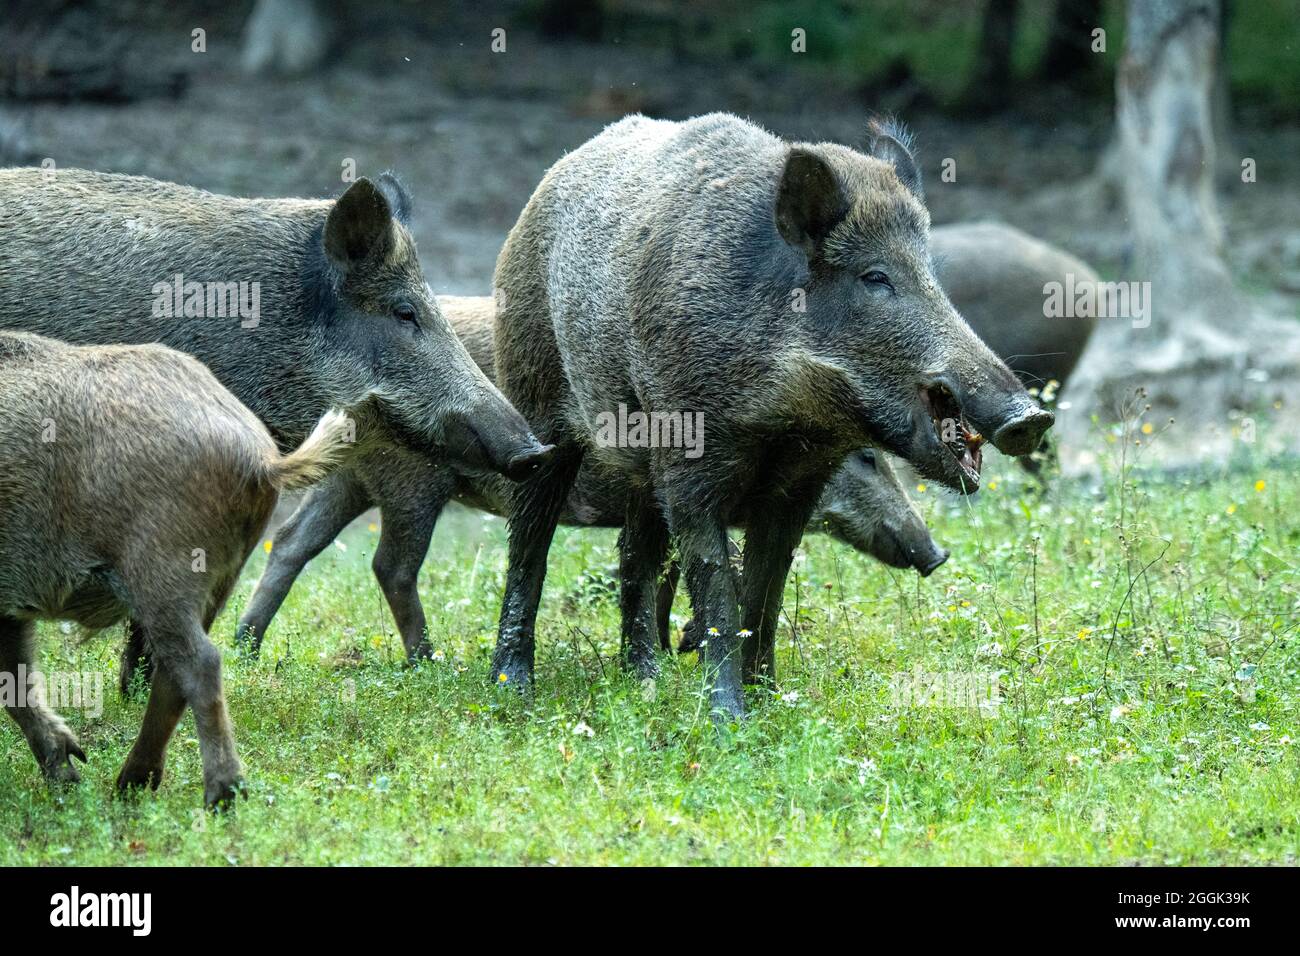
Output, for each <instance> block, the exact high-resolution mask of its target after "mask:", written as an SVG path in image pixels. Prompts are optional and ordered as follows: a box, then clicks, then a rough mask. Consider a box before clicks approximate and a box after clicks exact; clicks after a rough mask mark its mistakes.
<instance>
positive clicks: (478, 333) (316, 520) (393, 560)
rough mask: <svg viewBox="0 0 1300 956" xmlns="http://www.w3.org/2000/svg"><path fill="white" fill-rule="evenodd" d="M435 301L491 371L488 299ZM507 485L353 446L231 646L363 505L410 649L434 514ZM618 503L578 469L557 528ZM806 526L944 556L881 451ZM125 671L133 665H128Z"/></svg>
mask: <svg viewBox="0 0 1300 956" xmlns="http://www.w3.org/2000/svg"><path fill="white" fill-rule="evenodd" d="M438 305H439V307H440V308H441V309H442V312H443V314H444V315H446V317H447V319H448V321H449V322H450V323H451V326H452V328H453V329H454V330H455V332H456V334H457V336H459V338H460V340H461V341H462V342H463V343H464V344H465V347H466V348H467V349H468V350H469V353H470V355H471V356H473V358H474V360H475V361H476V362H477V363H478V364H479V365H480V367H481V368H482V369H483V371H484V372H485V373H486V374H487V375H488V376H489V377H491V376H492V362H493V357H492V356H493V346H494V341H495V339H494V329H493V326H494V323H495V321H496V312H495V307H494V305H493V301H492V299H491V297H488V296H478V297H476V296H440V297H439V298H438ZM511 487H512V485H511V484H510V483H509V482H508V481H506V480H505V479H503V478H500V477H498V476H496V475H488V474H479V475H475V474H463V473H458V472H457V470H456V469H453V468H451V467H448V466H439V465H438V464H437V463H436V462H433V461H431V460H430V459H428V458H426V457H424V456H421V455H417V454H414V453H412V452H410V451H407V450H404V449H402V448H400V447H391V446H390V447H383V446H380V445H378V444H376V445H374V446H372V447H369V448H359V449H357V451H356V453H355V454H354V455H353V456H352V457H351V459H350V460H349V461H348V462H347V463H346V464H345V465H344V466H343V467H341V468H339V469H338V470H337V471H336V472H335V473H334V474H332V475H331V476H330V477H329V478H328V479H326V480H325V481H323V482H321V483H320V484H319V485H317V486H316V487H315V488H313V489H312V490H311V491H310V492H309V493H308V495H307V496H306V498H304V499H303V503H302V504H301V505H300V506H299V508H298V509H297V511H295V512H294V514H293V515H292V516H291V517H290V518H289V520H288V521H286V522H285V524H284V525H283V526H282V527H281V528H280V529H279V530H278V531H277V532H276V535H275V541H274V547H273V548H272V549H271V556H270V558H269V559H268V561H267V565H266V570H265V571H264V572H263V573H262V579H261V580H260V581H259V582H258V585H257V590H256V591H255V592H254V593H253V597H252V600H251V601H250V602H249V604H248V607H247V609H246V610H245V612H244V615H243V617H242V618H241V620H240V622H239V632H238V641H239V642H241V643H248V644H249V645H251V649H252V650H253V652H254V653H256V652H257V650H258V649H259V648H260V647H261V642H262V639H263V637H264V636H265V634H266V630H267V627H268V626H269V625H270V623H271V620H272V618H273V617H274V616H275V614H276V612H277V611H278V610H279V608H280V605H281V604H282V603H283V601H284V599H285V597H286V596H287V595H288V593H289V589H290V588H291V587H292V586H293V582H294V581H295V580H296V579H297V577H298V575H299V574H301V573H302V570H303V568H304V567H305V566H306V564H307V562H309V561H311V560H312V558H314V557H315V556H316V555H318V554H319V553H320V552H321V551H322V550H324V548H325V547H327V546H328V545H329V543H330V542H331V541H333V540H334V539H335V538H336V537H337V536H338V534H339V533H340V532H341V531H342V530H343V529H344V528H345V527H346V526H347V525H348V523H349V522H351V521H352V520H353V519H354V518H356V517H357V516H358V515H359V514H361V512H363V511H365V510H366V509H367V508H370V507H373V506H375V505H378V506H379V507H380V508H381V509H382V511H383V516H384V518H383V525H382V530H381V534H380V540H379V547H378V549H377V550H376V552H375V558H374V570H375V576H376V577H377V578H378V580H379V584H380V588H381V589H382V590H383V592H384V595H385V596H386V597H387V599H388V602H389V606H390V607H391V608H392V611H393V616H394V619H395V621H396V622H397V625H398V630H399V631H400V633H401V634H402V635H403V640H404V641H405V642H406V644H407V645H408V646H410V644H411V642H412V641H413V640H415V639H417V637H419V636H420V635H422V634H423V632H424V627H425V617H424V611H423V609H422V607H421V604H420V597H419V594H418V592H417V591H416V578H417V577H418V575H419V570H420V566H421V564H423V562H424V558H425V555H426V553H427V552H428V549H429V538H430V536H431V535H432V533H433V528H434V524H435V523H436V522H437V519H438V515H439V514H440V513H441V511H442V508H443V506H444V505H445V504H446V502H447V501H448V500H455V501H458V502H460V503H461V504H464V505H467V506H469V507H473V508H478V509H480V510H483V511H487V512H490V513H492V514H497V515H505V514H507V513H508V512H509V508H510V491H511ZM625 510H626V505H625V502H624V500H623V497H622V493H621V491H620V490H619V489H618V488H617V487H616V486H615V485H614V484H613V483H612V482H609V481H602V480H601V479H600V477H599V476H597V475H594V474H592V473H591V472H590V471H589V470H583V471H582V472H581V473H580V474H579V476H578V480H577V481H576V482H575V483H574V487H573V490H572V491H571V493H570V495H569V501H568V503H567V504H566V506H565V508H564V511H563V512H562V514H561V516H560V520H561V521H562V522H563V523H564V524H568V525H578V526H582V527H600V528H617V527H621V526H622V524H623V516H624V512H625ZM808 527H809V530H812V531H825V532H827V533H829V534H831V535H833V536H834V537H836V538H839V539H840V540H841V541H844V542H845V543H846V544H849V545H852V546H853V547H855V548H857V549H858V550H859V551H862V552H864V553H866V554H870V555H872V556H873V557H875V558H877V559H878V560H880V561H883V562H885V563H886V564H889V565H891V566H893V567H900V568H907V567H911V568H915V569H916V570H917V571H918V572H919V573H921V574H922V575H928V574H930V573H931V572H932V571H934V569H935V568H937V567H938V566H939V565H941V564H942V563H943V562H944V561H945V560H946V559H947V557H948V552H947V551H946V550H944V549H942V548H940V547H939V546H938V545H937V544H935V542H934V539H933V538H932V537H931V536H930V531H929V528H927V527H926V524H925V521H924V520H922V518H921V516H920V514H919V513H918V512H917V510H916V508H915V507H914V506H913V505H912V503H911V501H910V500H908V498H907V495H906V494H905V493H904V492H903V489H902V487H901V486H900V485H899V483H898V479H897V478H896V477H895V476H894V473H893V470H892V469H891V468H890V467H889V464H888V462H886V461H885V459H884V457H883V456H881V455H877V454H876V453H875V452H874V451H873V450H872V449H863V450H861V451H858V452H855V453H854V454H853V455H850V456H849V460H848V461H847V462H846V463H845V464H844V466H843V467H842V468H841V469H840V471H838V472H837V473H836V475H835V478H834V479H833V480H832V481H831V483H830V484H829V485H828V486H827V489H826V491H825V493H824V494H823V495H822V500H821V502H820V504H819V505H818V508H817V511H816V512H815V513H814V515H813V517H812V519H811V520H810V521H809V525H808ZM665 593H666V594H668V596H669V600H668V601H667V602H665V601H663V600H662V599H661V600H660V602H659V633H660V641H661V644H663V645H664V646H667V642H668V609H669V606H670V605H671V593H672V592H671V590H669V591H667V592H665ZM124 673H127V674H128V678H127V679H128V680H129V671H128V672H124Z"/></svg>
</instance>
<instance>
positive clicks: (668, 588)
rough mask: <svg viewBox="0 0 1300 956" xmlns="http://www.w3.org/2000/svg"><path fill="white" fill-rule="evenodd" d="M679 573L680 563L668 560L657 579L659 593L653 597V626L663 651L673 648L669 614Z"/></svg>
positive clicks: (671, 609)
mask: <svg viewBox="0 0 1300 956" xmlns="http://www.w3.org/2000/svg"><path fill="white" fill-rule="evenodd" d="M680 575H681V565H679V564H678V563H677V562H676V561H673V562H670V563H669V565H668V567H666V568H664V572H663V577H662V578H661V579H660V581H659V594H658V596H657V597H656V598H655V627H656V628H657V629H658V631H659V647H660V648H661V649H663V650H665V651H671V650H672V649H673V642H672V635H671V634H670V633H669V632H670V631H671V630H672V621H671V615H672V613H673V598H674V597H676V596H677V579H678V577H680Z"/></svg>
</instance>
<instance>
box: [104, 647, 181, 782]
mask: <svg viewBox="0 0 1300 956" xmlns="http://www.w3.org/2000/svg"><path fill="white" fill-rule="evenodd" d="M184 712H185V695H184V694H183V693H181V689H180V686H179V685H178V684H177V683H176V681H175V679H174V678H173V677H172V676H171V674H170V673H169V672H168V671H167V669H166V668H157V667H155V668H153V684H152V686H151V689H150V691H149V704H148V706H147V707H145V711H144V722H143V723H142V724H141V725H140V735H139V736H138V737H137V738H136V740H135V746H133V747H132V748H131V753H130V754H129V755H128V756H127V758H126V763H125V764H123V765H122V770H121V772H120V773H119V774H118V775H117V789H118V790H129V789H131V788H133V787H148V788H149V789H150V790H157V789H158V785H159V784H160V783H162V778H163V765H164V764H165V763H166V760H167V742H168V741H169V740H171V737H172V733H173V732H175V730H176V724H177V723H178V722H179V721H180V719H181V714H183V713H184Z"/></svg>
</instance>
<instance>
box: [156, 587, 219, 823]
mask: <svg viewBox="0 0 1300 956" xmlns="http://www.w3.org/2000/svg"><path fill="white" fill-rule="evenodd" d="M141 621H142V623H143V624H144V627H145V630H146V631H147V632H148V633H149V641H150V644H151V645H152V650H153V653H154V658H155V662H156V665H157V667H158V668H160V669H166V670H167V671H168V673H169V674H170V675H171V678H172V679H173V680H174V681H175V682H176V684H177V686H178V687H179V689H180V693H181V696H182V697H184V699H185V702H186V703H188V704H189V705H190V709H191V710H193V711H194V724H195V727H196V728H197V729H198V734H199V753H200V754H201V755H202V757H203V801H204V803H205V804H206V805H207V806H209V807H221V806H227V805H229V804H230V803H231V802H232V801H233V800H234V797H235V794H237V793H239V792H240V791H241V790H242V789H243V784H244V780H243V770H242V768H241V767H240V764H239V755H238V754H237V753H236V751H235V737H234V734H233V733H232V732H231V727H230V715H229V713H227V711H226V697H225V691H224V689H223V688H222V684H221V652H220V651H219V650H217V648H216V645H214V644H213V643H212V642H211V641H210V640H208V636H207V635H206V634H205V633H203V628H202V627H201V626H200V624H199V621H198V619H197V617H191V616H189V615H177V614H174V613H173V614H165V613H163V614H153V615H151V614H148V613H147V612H146V613H143V614H142V615H141ZM155 686H157V685H156V684H155Z"/></svg>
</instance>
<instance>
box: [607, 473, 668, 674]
mask: <svg viewBox="0 0 1300 956" xmlns="http://www.w3.org/2000/svg"><path fill="white" fill-rule="evenodd" d="M626 514H627V517H626V519H625V520H624V523H623V532H622V534H620V535H619V538H618V547H619V607H620V610H621V611H622V619H623V625H622V627H623V634H622V638H623V665H624V666H625V667H627V668H628V669H629V670H631V671H632V672H633V673H634V674H635V675H636V676H637V677H639V678H643V679H644V678H646V677H655V676H657V675H658V673H659V662H658V661H657V660H656V659H655V638H656V635H658V633H659V627H658V624H659V617H658V614H657V613H656V608H655V598H656V592H657V591H658V590H659V583H658V578H659V569H660V568H661V567H663V563H664V558H665V557H666V556H667V554H668V526H667V525H665V524H664V519H663V516H662V515H661V514H660V513H659V509H658V507H656V505H655V501H654V497H653V496H652V495H648V494H633V495H632V496H631V497H630V498H629V499H628V504H627V513H626Z"/></svg>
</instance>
